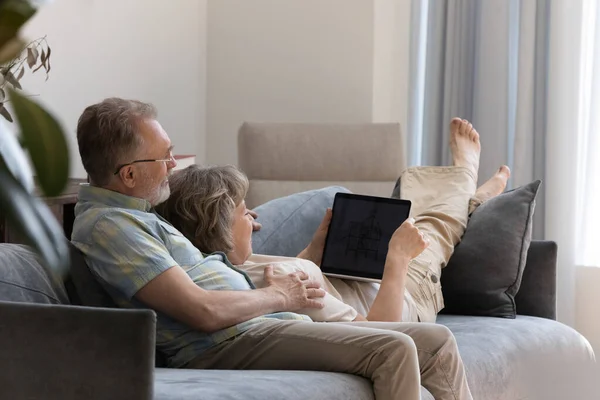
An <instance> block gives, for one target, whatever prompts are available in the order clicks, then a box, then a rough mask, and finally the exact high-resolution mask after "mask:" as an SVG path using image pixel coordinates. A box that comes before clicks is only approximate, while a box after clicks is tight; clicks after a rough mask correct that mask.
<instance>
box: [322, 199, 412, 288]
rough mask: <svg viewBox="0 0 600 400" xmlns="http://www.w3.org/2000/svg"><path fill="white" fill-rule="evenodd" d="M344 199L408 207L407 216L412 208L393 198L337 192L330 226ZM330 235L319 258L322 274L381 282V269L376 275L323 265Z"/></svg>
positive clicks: (374, 273)
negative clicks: (337, 205) (337, 208)
mask: <svg viewBox="0 0 600 400" xmlns="http://www.w3.org/2000/svg"><path fill="white" fill-rule="evenodd" d="M344 199H350V200H354V199H358V200H368V201H373V202H376V203H388V204H394V205H402V206H404V207H406V206H408V215H410V209H411V207H412V203H411V201H410V200H402V199H393V198H389V197H377V196H370V195H364V194H355V193H344V192H337V193H336V194H335V197H334V199H333V206H332V213H333V214H332V217H331V222H332V224H331V225H330V226H332V225H333V218H335V207H336V204H339V201H340V200H341V201H343V200H344ZM407 218H408V216H407ZM330 233H331V231H330V230H328V231H327V236H326V237H325V246H324V247H323V257H322V258H321V271H322V272H323V274H329V275H337V276H338V277H339V276H346V277H350V278H353V277H356V278H364V279H369V280H381V278H382V277H383V269H382V271H381V273H376V272H370V271H356V270H346V269H340V268H335V267H332V266H327V265H325V259H326V257H325V255H326V254H327V244H328V243H329V236H330Z"/></svg>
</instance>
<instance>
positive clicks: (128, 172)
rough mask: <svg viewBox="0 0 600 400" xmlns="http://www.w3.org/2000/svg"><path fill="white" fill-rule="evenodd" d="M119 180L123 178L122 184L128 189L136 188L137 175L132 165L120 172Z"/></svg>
mask: <svg viewBox="0 0 600 400" xmlns="http://www.w3.org/2000/svg"><path fill="white" fill-rule="evenodd" d="M119 178H121V182H123V184H124V185H125V186H127V187H128V188H133V187H135V181H136V175H135V168H133V166H131V165H127V166H125V167H123V168H121V170H120V171H119Z"/></svg>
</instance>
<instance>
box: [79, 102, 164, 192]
mask: <svg viewBox="0 0 600 400" xmlns="http://www.w3.org/2000/svg"><path fill="white" fill-rule="evenodd" d="M144 119H156V108H155V107H154V106H153V105H152V104H148V103H143V102H141V101H137V100H125V99H119V98H116V97H112V98H109V99H105V100H103V101H102V102H100V103H97V104H94V105H91V106H89V107H87V108H86V109H85V110H84V111H83V113H82V114H81V117H79V122H78V123H77V143H78V145H79V155H80V156H81V161H82V163H83V167H84V168H85V170H86V172H87V173H88V175H89V177H90V180H91V182H92V183H94V184H95V185H97V186H105V185H107V184H108V183H109V181H110V179H111V177H112V176H113V174H114V172H115V169H116V168H117V166H118V165H119V164H123V163H127V162H131V161H132V160H130V159H128V157H133V154H134V153H135V149H136V148H138V147H139V146H140V145H141V144H142V139H141V137H140V136H139V135H138V133H137V128H138V123H139V122H140V121H142V120H144Z"/></svg>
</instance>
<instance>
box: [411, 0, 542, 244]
mask: <svg viewBox="0 0 600 400" xmlns="http://www.w3.org/2000/svg"><path fill="white" fill-rule="evenodd" d="M411 4H412V8H413V15H412V29H411V34H412V38H411V69H410V70H411V74H410V75H411V78H410V84H411V91H410V102H409V108H410V110H409V121H408V131H409V136H408V148H409V149H410V153H409V163H410V164H412V165H446V164H447V163H448V162H449V160H450V150H449V145H448V139H449V138H448V134H449V132H448V123H449V121H450V119H451V118H452V117H455V116H458V117H461V118H466V119H468V120H470V121H471V122H472V123H473V125H474V126H475V127H476V128H477V130H478V131H479V133H480V135H481V144H482V157H481V163H480V183H483V182H484V181H485V180H486V179H488V178H489V177H490V176H491V175H492V174H493V173H494V172H495V171H497V169H498V167H499V166H500V165H502V164H508V166H509V167H510V168H511V170H512V176H511V181H510V182H509V187H516V186H521V185H524V184H527V183H529V182H531V181H533V180H535V179H542V180H545V162H546V161H545V152H544V148H545V146H546V138H545V130H546V126H545V124H546V93H547V85H548V82H547V79H546V77H547V70H548V67H549V66H548V38H549V9H550V8H549V4H548V2H547V1H544V0H527V1H523V0H506V1H505V0H494V1H481V0H447V1H437V0H413V2H412V3H411ZM543 188H544V185H543V186H542V190H541V191H540V192H539V193H538V198H537V203H536V212H535V215H534V224H533V229H534V237H535V238H537V239H542V238H543V237H544V223H545V221H544V218H543V216H544V202H545V195H544V192H543Z"/></svg>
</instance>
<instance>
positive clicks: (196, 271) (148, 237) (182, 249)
mask: <svg viewBox="0 0 600 400" xmlns="http://www.w3.org/2000/svg"><path fill="white" fill-rule="evenodd" d="M71 240H72V242H73V244H74V245H75V246H76V247H77V248H78V249H79V250H81V252H82V253H83V254H84V256H85V259H86V262H87V264H88V266H89V268H90V270H91V271H92V273H93V274H94V276H95V277H96V279H97V280H98V281H99V282H100V284H101V285H102V286H103V287H104V288H105V289H106V291H107V292H108V293H109V294H110V296H111V297H112V298H113V300H114V301H115V302H116V303H117V304H118V305H119V306H120V307H123V308H147V307H146V306H145V305H144V304H142V303H141V302H140V301H138V300H137V299H136V298H135V294H136V293H137V292H138V291H139V290H140V289H141V288H143V287H144V286H145V285H146V284H147V283H148V282H150V281H151V280H152V279H154V278H156V277H157V276H158V275H160V274H161V273H163V272H165V271H166V270H168V269H169V268H171V267H174V266H180V267H181V268H183V269H184V271H185V272H186V273H187V274H188V276H189V277H190V278H191V279H192V281H194V283H195V284H196V285H198V286H199V287H201V288H202V289H205V290H253V289H254V285H253V284H252V282H251V281H250V279H249V278H248V277H247V276H246V274H244V273H243V272H242V271H240V270H238V269H236V268H235V267H233V266H232V265H231V264H230V263H229V261H228V260H227V258H226V257H225V256H224V255H223V254H213V255H209V256H204V255H203V254H202V253H201V252H200V251H199V250H198V249H197V248H195V247H194V245H193V244H192V243H191V242H190V241H189V240H187V239H186V238H185V237H184V236H183V235H182V234H181V233H180V232H179V231H178V230H177V229H175V228H174V227H173V226H172V225H170V224H169V223H168V222H167V221H165V220H164V219H163V218H162V217H160V216H159V215H157V214H155V213H154V212H153V211H152V209H151V206H150V203H149V202H147V201H145V200H143V199H139V198H134V197H130V196H125V195H123V194H120V193H117V192H113V191H110V190H106V189H101V188H98V187H94V186H82V187H81V188H80V191H79V201H78V203H77V205H76V207H75V222H74V226H73V233H72V239H71ZM155 311H156V310H155ZM156 313H157V328H156V330H157V332H156V346H157V348H158V349H159V350H161V351H162V352H164V353H165V354H166V355H167V357H168V360H169V366H171V367H181V366H183V365H185V364H186V363H188V362H189V361H191V360H192V359H194V358H195V357H197V356H199V355H200V354H202V353H203V352H204V351H206V350H208V349H210V348H212V347H214V346H216V345H217V344H219V343H221V342H223V341H225V340H228V339H230V338H232V337H235V336H236V335H239V334H240V333H242V332H244V331H246V330H248V329H250V328H251V327H252V326H253V325H255V324H257V323H259V322H261V321H264V320H267V319H274V318H275V319H286V320H306V321H310V318H309V317H307V316H305V315H300V314H295V313H289V312H280V313H274V314H268V315H264V316H261V317H257V318H253V319H251V320H249V321H246V322H243V323H240V324H238V325H235V326H232V327H229V328H226V329H222V330H220V331H217V332H213V333H205V332H199V331H197V330H194V329H192V328H190V327H189V326H187V325H185V324H182V323H180V322H178V321H175V320H174V319H171V318H169V317H168V316H167V315H165V314H163V313H161V312H158V311H156Z"/></svg>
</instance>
